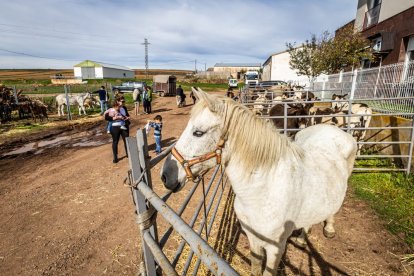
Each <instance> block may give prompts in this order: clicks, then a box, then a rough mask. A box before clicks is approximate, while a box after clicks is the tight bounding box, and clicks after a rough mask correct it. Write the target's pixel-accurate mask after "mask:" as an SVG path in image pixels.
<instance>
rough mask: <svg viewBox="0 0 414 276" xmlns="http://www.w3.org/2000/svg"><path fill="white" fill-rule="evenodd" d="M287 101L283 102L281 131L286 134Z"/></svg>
mask: <svg viewBox="0 0 414 276" xmlns="http://www.w3.org/2000/svg"><path fill="white" fill-rule="evenodd" d="M287 110H288V109H287V103H286V102H284V103H283V133H284V134H285V135H287V116H288V115H287Z"/></svg>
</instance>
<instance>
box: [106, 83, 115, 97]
mask: <svg viewBox="0 0 414 276" xmlns="http://www.w3.org/2000/svg"><path fill="white" fill-rule="evenodd" d="M108 90H109V95H110V99H111V100H114V99H115V96H114V90H113V89H112V83H109V84H108V86H107V90H106V91H108Z"/></svg>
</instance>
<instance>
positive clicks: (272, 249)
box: [263, 237, 287, 276]
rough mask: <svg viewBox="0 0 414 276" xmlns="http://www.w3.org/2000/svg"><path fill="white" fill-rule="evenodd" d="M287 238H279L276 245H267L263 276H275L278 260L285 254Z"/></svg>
mask: <svg viewBox="0 0 414 276" xmlns="http://www.w3.org/2000/svg"><path fill="white" fill-rule="evenodd" d="M286 241H287V238H285V237H281V239H280V242H279V244H278V245H274V244H269V246H267V247H266V268H265V271H264V272H263V276H271V275H277V272H278V267H279V263H280V260H281V259H282V256H283V253H285V248H286Z"/></svg>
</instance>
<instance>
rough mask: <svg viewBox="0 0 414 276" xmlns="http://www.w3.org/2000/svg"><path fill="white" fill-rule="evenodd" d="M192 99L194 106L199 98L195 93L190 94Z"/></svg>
mask: <svg viewBox="0 0 414 276" xmlns="http://www.w3.org/2000/svg"><path fill="white" fill-rule="evenodd" d="M190 98H191V99H193V105H194V104H195V103H196V100H197V98H196V96H195V95H194V92H193V91H191V92H190Z"/></svg>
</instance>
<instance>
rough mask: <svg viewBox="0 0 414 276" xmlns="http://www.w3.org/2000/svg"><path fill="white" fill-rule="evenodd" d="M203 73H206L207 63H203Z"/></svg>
mask: <svg viewBox="0 0 414 276" xmlns="http://www.w3.org/2000/svg"><path fill="white" fill-rule="evenodd" d="M204 71H206V72H207V63H204Z"/></svg>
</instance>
